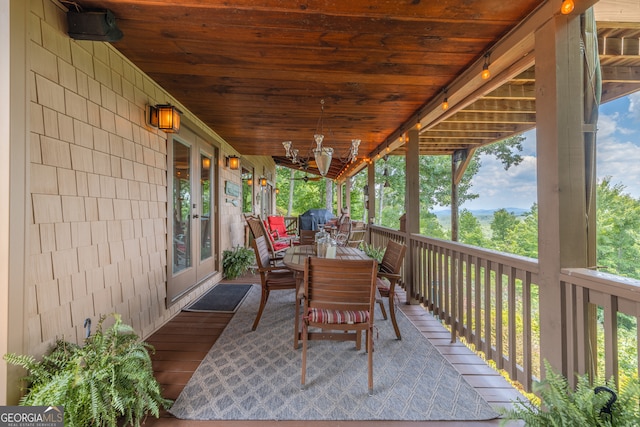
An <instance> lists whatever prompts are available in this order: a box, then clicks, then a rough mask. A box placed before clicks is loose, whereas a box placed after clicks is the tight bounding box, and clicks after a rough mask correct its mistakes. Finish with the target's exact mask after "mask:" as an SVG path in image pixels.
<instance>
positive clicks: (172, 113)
mask: <svg viewBox="0 0 640 427" xmlns="http://www.w3.org/2000/svg"><path fill="white" fill-rule="evenodd" d="M181 114H182V112H181V111H180V110H178V109H177V108H176V107H174V106H172V105H169V104H158V105H155V106H153V105H150V106H149V124H150V125H151V126H153V127H156V128H158V129H160V130H162V131H165V132H166V133H178V132H180V115H181Z"/></svg>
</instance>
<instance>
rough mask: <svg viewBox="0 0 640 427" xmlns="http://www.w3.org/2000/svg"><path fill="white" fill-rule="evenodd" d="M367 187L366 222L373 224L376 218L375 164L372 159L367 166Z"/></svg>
mask: <svg viewBox="0 0 640 427" xmlns="http://www.w3.org/2000/svg"><path fill="white" fill-rule="evenodd" d="M367 187H368V188H369V191H368V197H369V208H368V209H367V224H373V223H374V221H375V219H376V164H375V162H374V161H372V162H371V163H369V164H368V166H367Z"/></svg>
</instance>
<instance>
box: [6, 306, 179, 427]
mask: <svg viewBox="0 0 640 427" xmlns="http://www.w3.org/2000/svg"><path fill="white" fill-rule="evenodd" d="M113 316H114V318H115V323H114V324H113V326H111V327H110V328H108V329H107V330H106V331H103V330H102V324H103V322H104V320H105V317H102V318H101V319H100V322H99V324H98V327H97V331H96V333H95V334H94V335H92V336H91V337H89V338H87V339H86V340H85V343H84V345H83V346H79V345H77V344H74V343H70V342H66V341H63V340H58V341H57V343H56V345H55V347H54V348H53V350H52V351H51V352H50V353H49V354H48V355H45V356H44V357H43V359H42V360H41V361H36V360H35V358H34V357H33V356H25V355H16V354H6V355H5V356H4V358H5V360H6V361H7V362H9V363H11V364H14V365H18V366H22V367H23V368H25V369H26V370H27V371H28V374H27V376H26V377H25V378H24V379H25V381H26V382H27V383H28V384H29V385H28V389H27V391H26V394H25V395H24V396H23V397H22V399H21V400H20V404H21V405H24V406H49V405H62V406H64V411H65V414H64V416H65V426H77V427H81V426H89V425H92V426H117V425H134V426H136V427H139V426H140V422H141V421H143V420H144V419H145V417H146V416H147V414H149V413H150V414H152V415H154V416H155V417H158V416H159V410H160V409H161V408H168V407H169V406H170V405H171V401H170V400H167V399H164V398H163V397H162V395H161V392H160V385H159V384H158V382H157V380H156V379H155V378H154V376H153V370H152V367H151V358H150V357H149V351H153V347H152V346H151V345H149V344H147V343H144V342H141V341H140V340H139V339H138V336H137V335H136V334H135V332H134V330H133V328H132V327H131V326H129V325H126V324H123V323H122V321H121V317H120V315H117V314H114V315H113Z"/></svg>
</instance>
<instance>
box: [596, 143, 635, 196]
mask: <svg viewBox="0 0 640 427" xmlns="http://www.w3.org/2000/svg"><path fill="white" fill-rule="evenodd" d="M596 159H597V165H596V173H597V175H598V179H599V180H600V179H602V178H604V177H605V176H610V177H611V182H612V184H618V183H621V184H622V185H624V186H625V187H626V188H625V193H628V194H630V195H631V196H632V197H634V198H640V166H638V165H640V147H639V146H638V145H636V144H635V143H633V142H631V141H625V142H619V141H617V140H615V139H614V138H607V139H605V138H603V139H601V140H598V142H597V157H596Z"/></svg>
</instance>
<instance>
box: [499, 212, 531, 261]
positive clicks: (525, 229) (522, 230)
mask: <svg viewBox="0 0 640 427" xmlns="http://www.w3.org/2000/svg"><path fill="white" fill-rule="evenodd" d="M502 250H504V251H505V252H509V253H512V254H515V255H522V256H527V257H530V258H538V205H537V204H535V203H534V204H533V206H532V207H531V210H530V211H529V212H527V213H525V214H524V219H523V220H522V221H518V223H517V224H515V226H514V227H513V228H511V229H510V230H508V231H507V233H506V235H505V238H504V249H502Z"/></svg>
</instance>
